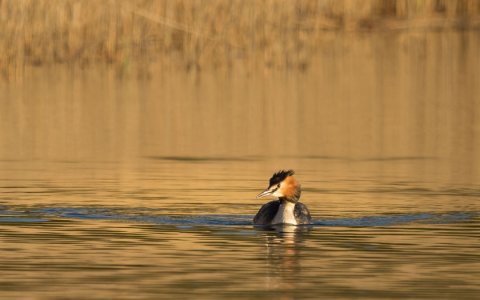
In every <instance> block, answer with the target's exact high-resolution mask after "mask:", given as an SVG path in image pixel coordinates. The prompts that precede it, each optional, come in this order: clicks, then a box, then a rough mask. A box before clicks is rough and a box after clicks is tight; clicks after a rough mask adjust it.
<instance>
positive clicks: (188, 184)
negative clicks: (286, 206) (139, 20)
mask: <svg viewBox="0 0 480 300" xmlns="http://www.w3.org/2000/svg"><path fill="white" fill-rule="evenodd" d="M479 50H480V37H479V35H478V32H476V31H465V32H450V31H447V32H427V33H425V32H416V31H411V32H402V33H400V32H399V33H391V32H389V33H376V34H371V33H369V34H358V33H356V34H347V33H346V34H341V35H333V36H332V38H331V40H330V44H328V45H326V46H325V47H324V50H322V51H321V52H319V53H318V54H317V56H315V57H314V58H313V59H312V63H311V65H309V67H308V68H307V69H306V70H305V71H298V70H290V71H288V70H286V71H275V70H264V69H262V70H258V72H250V71H248V70H247V69H245V70H242V69H234V70H230V71H225V70H222V71H218V72H214V71H212V72H203V73H185V72H184V71H182V70H180V71H175V70H168V72H166V71H162V70H156V69H155V68H154V67H152V70H151V78H149V79H136V76H135V74H133V75H132V74H130V76H127V77H126V78H119V77H118V76H117V75H118V74H117V73H115V71H114V70H109V69H108V68H100V67H99V68H88V69H75V68H67V67H55V68H50V69H47V68H38V69H36V68H34V69H28V70H26V71H25V74H26V75H25V77H24V78H23V79H22V81H17V82H15V81H11V82H9V83H5V82H4V83H1V86H0V87H1V95H0V96H1V103H0V298H5V299H14V298H15V299H70V298H73V299H82V298H89V299H149V298H152V299H158V298H167V299H171V298H172V297H180V298H225V297H233V298H272V297H274V296H278V297H283V298H286V299H289V298H322V297H323V298H335V297H338V298H431V299H438V298H449V299H460V298H467V299H468V298H471V299H474V298H475V297H478V295H479V294H480V288H479V286H480V271H479V270H480V254H479V253H480V251H479V250H480V217H479V213H480V204H479V202H478V201H479V199H480V160H479V159H480V155H479V153H480V152H479V150H480V118H479V117H478V116H479V115H480V103H479V102H480V96H479V95H480V56H479V55H478V53H480V51H479ZM132 73H134V72H133V71H132ZM284 168H293V169H295V170H296V172H297V177H298V179H299V181H301V183H302V187H303V193H302V201H303V202H304V203H305V204H307V205H308V206H309V208H310V210H311V211H312V214H313V218H314V226H312V227H311V228H307V229H303V230H297V231H295V230H291V228H283V230H278V229H277V230H276V231H275V230H273V231H265V230H261V229H258V228H254V227H252V225H251V219H252V217H253V215H254V214H255V212H256V211H257V210H258V208H259V206H260V205H261V203H262V201H260V200H256V199H254V197H255V195H256V194H257V193H258V192H259V191H261V190H262V189H264V188H265V187H266V185H267V180H268V178H269V177H270V176H271V174H272V173H273V172H274V171H276V170H278V169H284Z"/></svg>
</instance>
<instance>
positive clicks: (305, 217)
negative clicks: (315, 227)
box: [293, 202, 312, 224]
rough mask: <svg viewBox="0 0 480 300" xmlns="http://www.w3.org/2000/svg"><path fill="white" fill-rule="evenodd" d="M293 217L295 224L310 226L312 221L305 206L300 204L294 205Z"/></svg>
mask: <svg viewBox="0 0 480 300" xmlns="http://www.w3.org/2000/svg"><path fill="white" fill-rule="evenodd" d="M293 215H294V216H295V220H297V224H310V223H311V221H312V217H311V216H310V211H309V210H308V208H307V206H306V205H305V204H303V203H301V202H297V203H295V209H294V210H293Z"/></svg>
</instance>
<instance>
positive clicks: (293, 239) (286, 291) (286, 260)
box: [256, 225, 312, 299]
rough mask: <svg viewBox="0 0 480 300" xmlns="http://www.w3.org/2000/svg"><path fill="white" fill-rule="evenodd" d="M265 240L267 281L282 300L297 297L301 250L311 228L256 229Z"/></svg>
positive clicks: (287, 226)
mask: <svg viewBox="0 0 480 300" xmlns="http://www.w3.org/2000/svg"><path fill="white" fill-rule="evenodd" d="M256 229H257V230H258V231H259V233H261V234H263V236H264V238H265V251H266V257H265V263H266V267H265V271H266V272H265V281H266V288H267V289H268V290H278V291H279V292H281V294H282V296H283V297H282V299H290V298H293V296H294V295H295V288H296V278H298V276H299V275H300V273H301V271H302V261H301V259H302V255H301V251H302V248H303V247H304V240H305V237H306V236H307V235H308V234H309V232H310V230H311V229H312V227H311V226H293V225H271V226H268V227H260V228H256Z"/></svg>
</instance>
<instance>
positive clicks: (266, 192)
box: [257, 189, 272, 199]
mask: <svg viewBox="0 0 480 300" xmlns="http://www.w3.org/2000/svg"><path fill="white" fill-rule="evenodd" d="M271 194H272V191H271V190H269V189H266V190H264V191H263V192H261V193H260V194H258V195H257V199H259V198H263V197H265V196H268V195H271Z"/></svg>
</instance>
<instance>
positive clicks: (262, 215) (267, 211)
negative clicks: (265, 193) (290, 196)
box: [253, 200, 280, 225]
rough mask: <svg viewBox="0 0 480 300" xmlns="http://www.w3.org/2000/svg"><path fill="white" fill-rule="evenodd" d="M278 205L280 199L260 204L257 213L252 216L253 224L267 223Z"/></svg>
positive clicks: (275, 212) (271, 218) (274, 213)
mask: <svg viewBox="0 0 480 300" xmlns="http://www.w3.org/2000/svg"><path fill="white" fill-rule="evenodd" d="M279 207H280V200H275V201H270V202H268V203H265V204H264V205H262V207H261V208H260V210H259V211H258V213H257V214H256V215H255V217H254V218H253V224H255V225H269V224H271V223H272V220H273V218H275V215H276V214H277V212H278V208H279Z"/></svg>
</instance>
